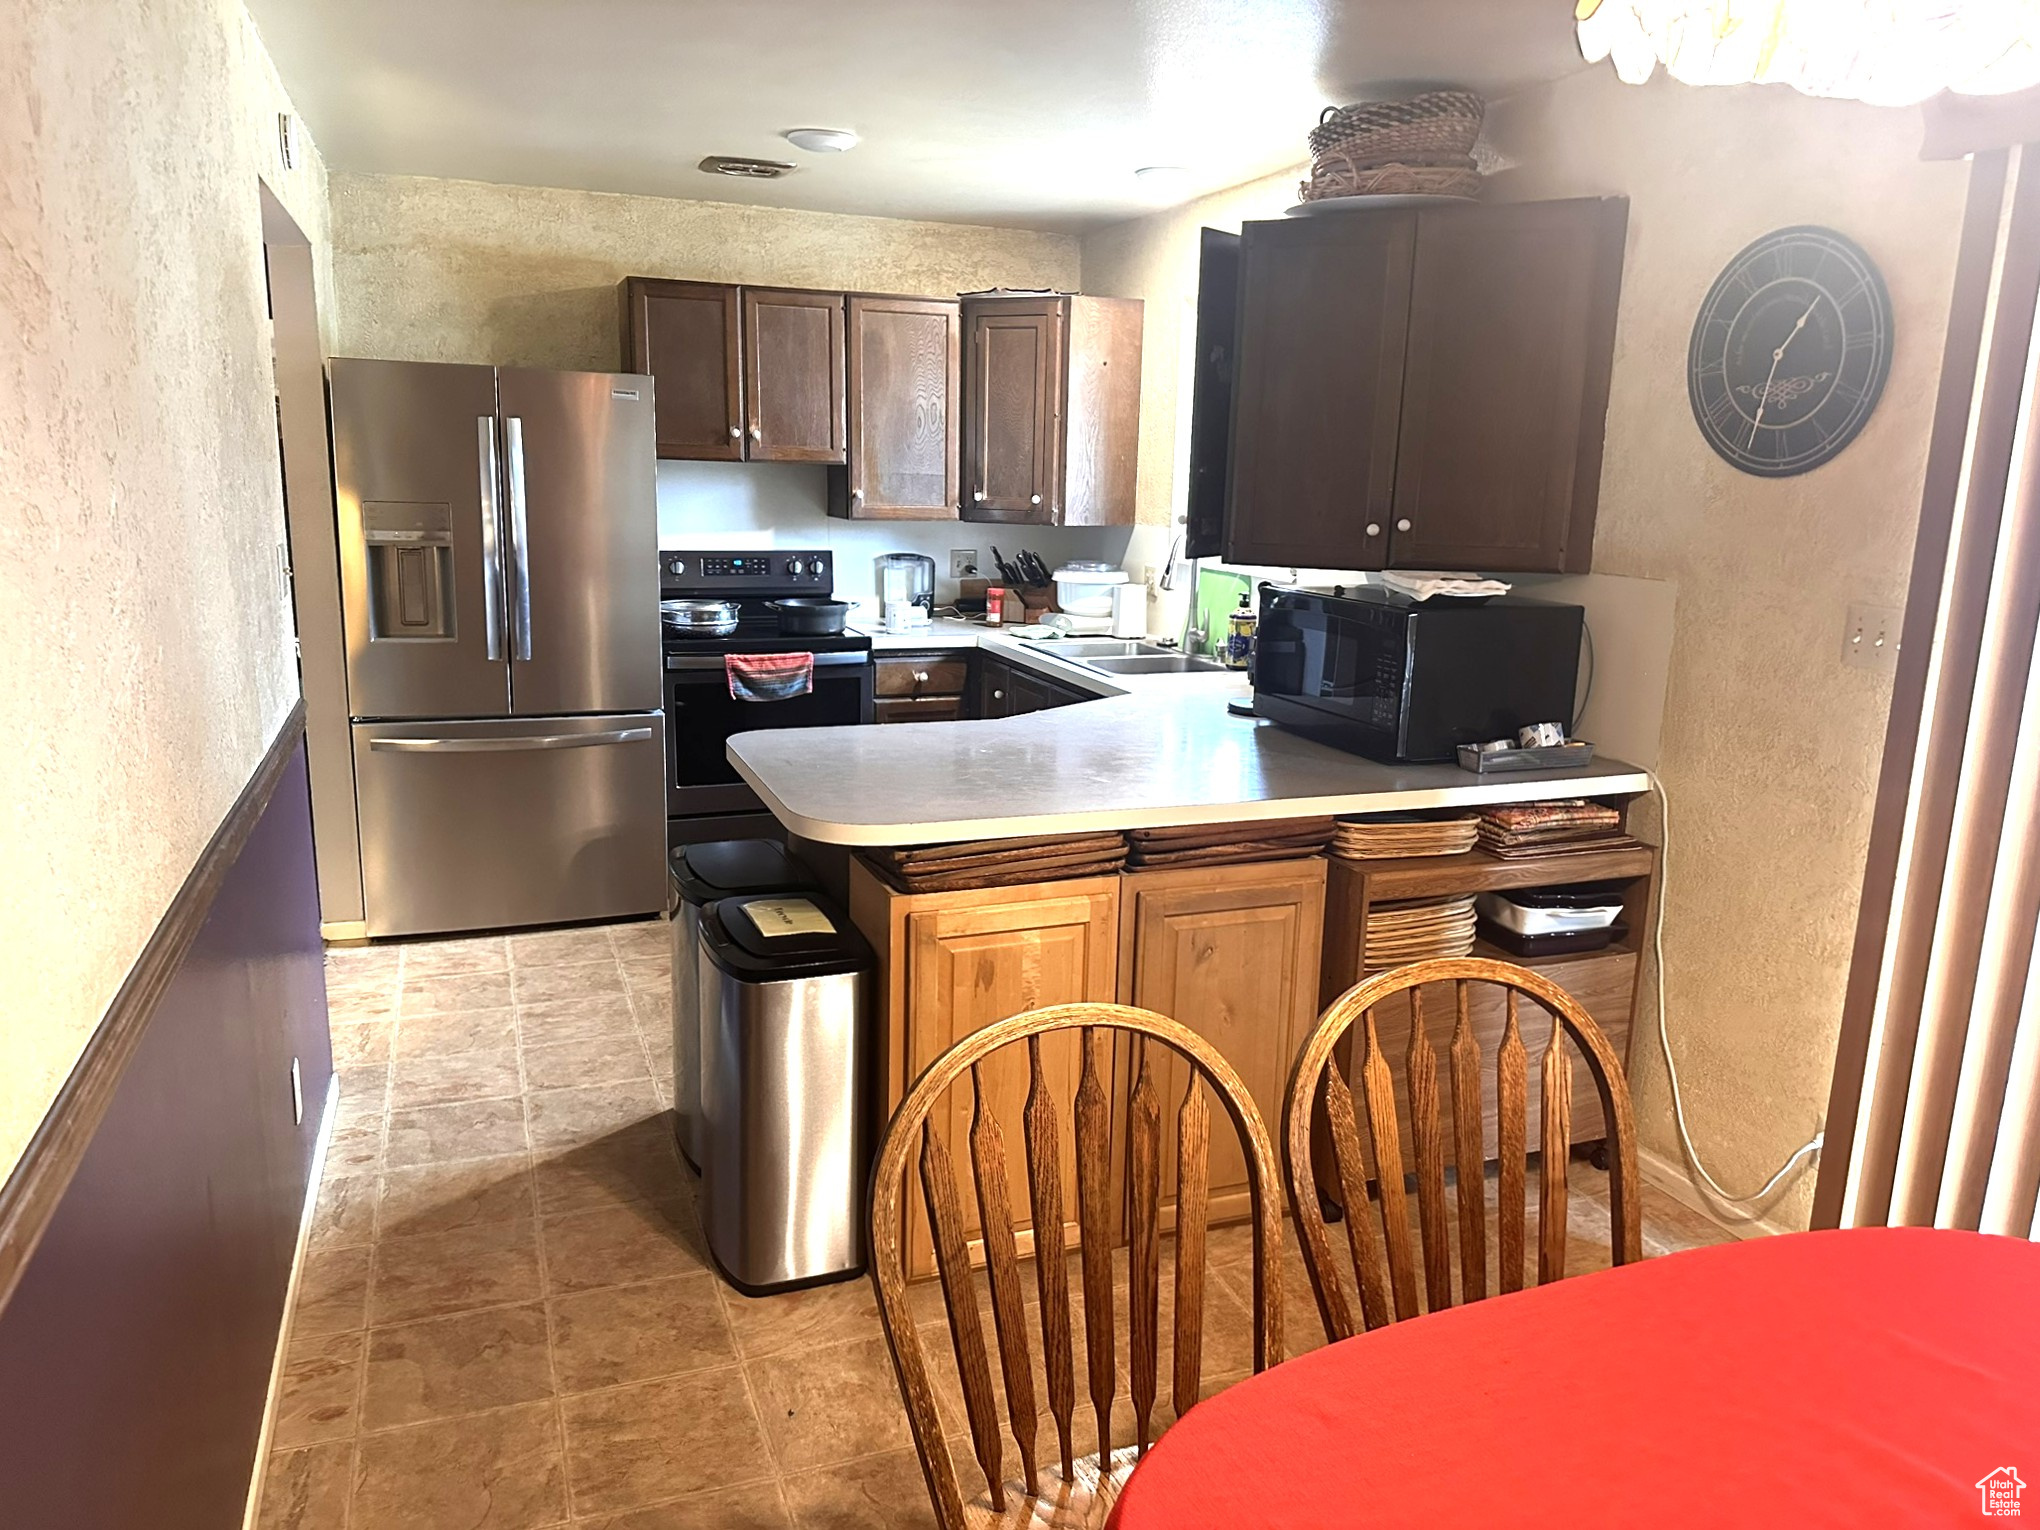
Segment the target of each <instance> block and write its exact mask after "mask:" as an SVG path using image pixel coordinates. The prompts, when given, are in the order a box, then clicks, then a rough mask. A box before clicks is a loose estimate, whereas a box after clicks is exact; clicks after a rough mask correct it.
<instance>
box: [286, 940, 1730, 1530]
mask: <svg viewBox="0 0 2040 1530" xmlns="http://www.w3.org/2000/svg"><path fill="white" fill-rule="evenodd" d="M669 939H670V927H669V926H667V925H666V924H664V923H662V922H657V921H648V922H641V923H634V924H622V925H613V926H608V927H601V928H587V929H575V930H560V931H544V932H537V933H531V934H520V935H510V936H500V935H498V936H485V937H480V938H473V939H459V940H445V941H431V942H415V943H408V944H403V945H391V946H375V947H365V948H358V949H350V950H335V951H333V952H331V953H329V954H328V956H327V978H328V984H329V994H330V1002H331V1007H332V1018H333V1038H334V1050H335V1056H336V1060H337V1062H338V1065H339V1070H340V1073H339V1077H340V1102H339V1114H338V1117H337V1120H336V1125H335V1129H334V1133H333V1139H332V1144H331V1147H330V1149H329V1151H328V1155H327V1163H326V1172H325V1178H324V1181H323V1183H322V1184H321V1186H320V1188H319V1194H318V1201H317V1206H316V1210H315V1212H314V1225H313V1230H312V1235H311V1246H310V1252H309V1254H308V1256H307V1262H306V1267H305V1270H304V1274H303V1278H302V1282H301V1289H300V1292H299V1296H298V1303H297V1310H296V1315H295V1320H294V1323H293V1327H292V1334H291V1341H290V1348H289V1352H288V1354H287V1355H286V1357H285V1371H284V1376H283V1384H282V1394H281V1396H280V1398H279V1400H278V1404H277V1420H276V1432H275V1440H274V1449H273V1454H272V1456H271V1459H270V1463H269V1467H268V1474H267V1479H266V1486H265V1489H264V1493H263V1504H262V1520H261V1523H262V1525H263V1526H264V1527H265V1530H549V1527H558V1526H574V1527H577V1530H596V1527H600V1530H696V1527H702V1530H706V1527H711V1526H715V1527H730V1530H767V1527H771V1530H791V1527H795V1526H798V1527H802V1530H838V1527H842V1530H850V1527H922V1526H926V1525H929V1524H930V1523H931V1522H932V1521H931V1518H930V1515H929V1511H928V1506H927V1498H926V1492H925V1489H924V1488H923V1486H922V1483H921V1476H920V1469H919V1467H918V1465H917V1464H916V1461H915V1457H914V1453H913V1451H912V1449H911V1441H910V1438H909V1436H908V1433H907V1425H906V1418H905V1414H904V1412H903V1411H902V1409H901V1406H900V1401H899V1396H898V1393H897V1390H896V1388H895V1385H894V1381H893V1377H892V1374H891V1369H890V1363H889V1361H888V1358H887V1355H886V1351H885V1344H884V1341H883V1339H882V1337H881V1336H880V1332H879V1328H878V1319H877V1313H876V1308H875V1305H874V1303H873V1300H872V1296H871V1288H870V1286H869V1284H868V1283H867V1282H865V1281H862V1280H859V1281H855V1282H850V1283H846V1284H841V1285H835V1286H828V1287H823V1288H820V1289H817V1290H812V1291H807V1292H800V1293H795V1294H791V1295H786V1296H780V1297H770V1298H764V1299H754V1298H748V1297H745V1296H742V1295H739V1294H738V1293H736V1292H734V1291H732V1290H730V1289H728V1288H727V1287H726V1286H724V1284H723V1283H722V1282H721V1280H719V1279H718V1278H717V1277H716V1276H715V1275H714V1274H713V1273H712V1271H711V1268H710V1266H709V1263H708V1256H707V1252H706V1249H705V1247H704V1245H703V1242H702V1238H701V1232H700V1228H699V1225H698V1222H697V1220H696V1211H695V1181H694V1177H693V1175H692V1174H690V1173H689V1172H688V1171H687V1170H686V1169H685V1168H684V1167H683V1166H682V1164H681V1163H680V1161H679V1159H678V1156H677V1155H676V1154H675V1152H674V1150H673V1147H672V1139H671V1135H670V1127H669V1116H668V1109H669V1107H670V1104H671V1101H670V1098H669V1095H670V1089H671V1082H670V1081H671V1072H672V1038H671V1029H670V1027H671V1021H670V1017H669V1012H668V1006H669V1003H670V999H669V986H668V985H669V977H668V960H669V955H668V942H669ZM1574 1169H1575V1174H1574V1187H1575V1188H1574V1199H1573V1205H1572V1212H1571V1215H1570V1216H1569V1218H1568V1221H1569V1223H1570V1224H1571V1226H1572V1232H1573V1235H1574V1236H1573V1240H1572V1245H1571V1247H1572V1250H1573V1259H1572V1261H1571V1262H1572V1264H1573V1266H1574V1268H1576V1269H1590V1268H1595V1267H1597V1266H1599V1265H1604V1264H1605V1263H1606V1262H1607V1249H1606V1237H1607V1209H1606V1201H1605V1188H1604V1187H1605V1180H1604V1179H1603V1178H1602V1177H1601V1176H1597V1175H1595V1174H1594V1173H1593V1171H1591V1170H1590V1169H1588V1168H1587V1167H1586V1166H1585V1165H1584V1164H1580V1163H1576V1164H1575V1165H1574ZM1532 1183H1533V1190H1532V1194H1533V1196H1534V1193H1535V1192H1534V1179H1533V1181H1532ZM1532 1215H1533V1218H1534V1203H1533V1207H1532ZM1645 1217H1646V1220H1645V1241H1646V1245H1647V1248H1648V1250H1649V1251H1650V1252H1652V1253H1662V1252H1666V1251H1668V1250H1670V1249H1673V1248H1678V1247H1685V1246H1688V1245H1691V1244H1695V1243H1705V1242H1714V1241H1718V1240H1719V1239H1720V1238H1721V1237H1722V1236H1723V1234H1721V1233H1720V1231H1719V1230H1718V1229H1716V1228H1715V1227H1714V1226H1713V1225H1712V1224H1710V1223H1706V1222H1704V1221H1702V1220H1700V1219H1699V1218H1697V1217H1695V1216H1693V1215H1692V1214H1691V1213H1689V1212H1687V1211H1685V1210H1684V1209H1683V1208H1682V1207H1680V1206H1678V1205H1676V1204H1675V1203H1672V1202H1669V1201H1667V1200H1665V1199H1663V1198H1662V1197H1659V1196H1656V1195H1646V1198H1645ZM1533 1225H1534V1224H1533ZM1243 1231H1244V1230H1243V1229H1241V1230H1236V1231H1234V1232H1233V1233H1232V1234H1231V1235H1228V1234H1227V1233H1226V1232H1223V1231H1222V1232H1220V1233H1217V1234H1215V1235H1214V1239H1213V1246H1212V1251H1211V1267H1212V1273H1213V1280H1212V1285H1211V1288H1210V1292H1209V1295H1208V1308H1209V1315H1208V1319H1207V1330H1206V1332H1207V1338H1206V1353H1207V1362H1206V1370H1207V1373H1208V1374H1209V1375H1210V1376H1211V1378H1212V1379H1211V1380H1210V1381H1209V1383H1208V1384H1207V1388H1206V1390H1207V1393H1208V1392H1209V1391H1211V1390H1215V1389H1216V1388H1217V1387H1219V1386H1222V1385H1225V1384H1227V1383H1229V1382H1230V1381H1232V1380H1234V1379H1237V1378H1238V1376H1239V1375H1241V1374H1244V1373H1245V1372H1246V1370H1247V1368H1248V1366H1249V1365H1250V1363H1251V1353H1252V1351H1251V1338H1250V1328H1249V1316H1248V1306H1247V1300H1246V1299H1247V1297H1248V1295H1249V1293H1250V1290H1251V1281H1250V1275H1249V1271H1248V1268H1247V1264H1246V1260H1247V1240H1246V1239H1245V1238H1244V1237H1242V1236H1239V1235H1238V1233H1239V1232H1243ZM1531 1246H1532V1247H1533V1248H1534V1246H1535V1244H1534V1233H1533V1241H1532V1245H1531ZM1122 1258H1123V1255H1122ZM1167 1289H1168V1286H1167V1282H1166V1281H1165V1282H1164V1290H1165V1291H1166V1290H1167ZM1285 1292H1286V1303H1287V1307H1286V1316H1287V1328H1288V1333H1289V1348H1290V1350H1291V1352H1292V1353H1294V1352H1299V1351H1301V1350H1302V1349H1305V1348H1309V1347H1313V1346H1314V1345H1315V1344H1316V1343H1317V1342H1319V1341H1320V1338H1321V1336H1320V1335H1319V1333H1318V1332H1317V1323H1316V1319H1315V1312H1314V1308H1313V1305H1312V1302H1311V1299H1310V1295H1309V1287H1308V1284H1307V1282H1306V1281H1305V1279H1304V1275H1303V1270H1302V1264H1301V1261H1300V1259H1299V1258H1298V1256H1297V1254H1296V1252H1295V1249H1294V1247H1293V1246H1292V1247H1290V1248H1289V1249H1288V1250H1287V1251H1286V1255H1285ZM924 1298H925V1303H926V1305H925V1309H924V1315H925V1318H926V1320H927V1322H928V1323H929V1325H930V1326H928V1327H925V1328H924V1329H923V1330H922V1334H923V1342H924V1344H925V1346H926V1348H927V1351H928V1353H929V1354H930V1356H931V1362H932V1363H934V1364H935V1366H936V1368H937V1369H938V1371H939V1370H942V1369H944V1368H945V1367H946V1363H947V1352H948V1337H947V1330H946V1327H945V1326H944V1325H943V1322H942V1311H941V1305H940V1296H939V1293H937V1292H935V1291H934V1290H932V1289H930V1290H928V1291H926V1292H925V1293H924ZM1166 1321H1167V1318H1166V1314H1165V1315H1164V1323H1165V1324H1166ZM1120 1328H1121V1333H1120V1342H1121V1346H1122V1348H1123V1347H1124V1344H1125V1333H1124V1324H1123V1323H1122V1324H1121V1325H1120ZM1079 1353H1080V1354H1081V1339H1079ZM1079 1363H1080V1364H1081V1361H1080V1362H1079ZM942 1390H943V1392H944V1407H945V1410H946V1412H947V1414H948V1416H949V1418H950V1419H951V1420H952V1421H953V1422H952V1427H953V1429H954V1430H955V1431H956V1432H957V1433H959V1434H960V1433H961V1432H962V1407H961V1399H960V1394H958V1393H957V1392H956V1390H955V1387H954V1382H953V1374H952V1376H951V1377H950V1378H949V1379H948V1380H947V1384H946V1385H944V1386H943V1388H942ZM1037 1395H1045V1391H1043V1389H1041V1388H1039V1387H1037ZM1081 1412H1082V1410H1080V1426H1079V1430H1078V1440H1077V1448H1078V1449H1079V1450H1082V1449H1084V1448H1086V1445H1087V1444H1091V1445H1094V1444H1095V1440H1094V1439H1093V1438H1092V1436H1091V1435H1090V1434H1089V1433H1088V1432H1087V1431H1086V1429H1085V1428H1084V1427H1083V1426H1082V1424H1081ZM1122 1427H1123V1426H1122ZM1052 1439H1053V1431H1052V1429H1048V1430H1044V1431H1043V1447H1044V1450H1045V1451H1046V1450H1052V1445H1051V1444H1050V1443H1049V1442H1050V1441H1052ZM952 1455H953V1456H954V1457H955V1460H956V1463H957V1468H958V1471H959V1473H960V1474H961V1475H963V1476H964V1477H965V1478H966V1480H969V1478H970V1477H971V1475H972V1465H971V1462H970V1452H969V1450H968V1448H967V1444H966V1443H965V1442H963V1441H959V1442H957V1443H956V1444H955V1445H953V1446H952Z"/></svg>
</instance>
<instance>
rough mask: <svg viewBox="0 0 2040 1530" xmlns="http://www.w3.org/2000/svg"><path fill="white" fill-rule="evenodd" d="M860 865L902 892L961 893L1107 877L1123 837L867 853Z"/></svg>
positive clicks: (983, 842)
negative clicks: (979, 888)
mask: <svg viewBox="0 0 2040 1530" xmlns="http://www.w3.org/2000/svg"><path fill="white" fill-rule="evenodd" d="M865 859H866V860H867V861H868V862H869V863H870V864H871V865H872V866H873V867H874V868H876V869H877V870H878V871H879V872H881V873H883V874H884V876H885V878H886V880H888V881H889V882H891V883H892V884H893V885H894V886H895V887H898V888H900V889H901V890H902V891H904V892H910V893H924V892H962V891H963V890H965V889H967V888H978V887H1017V886H1020V885H1022V884H1024V883H1028V882H1059V881H1062V880H1063V879H1064V878H1066V877H1094V876H1104V875H1107V874H1109V873H1111V872H1115V871H1117V870H1118V869H1119V868H1120V867H1121V866H1123V865H1125V864H1126V836H1125V835H1123V834H1121V833H1119V832H1118V831H1117V830H1114V831H1112V832H1110V833H1104V834H1036V835H1031V836H1028V837H1025V838H1021V839H979V840H966V841H964V842H963V843H961V844H954V845H918V846H914V847H912V848H909V849H899V850H894V849H886V850H867V851H866V852H865Z"/></svg>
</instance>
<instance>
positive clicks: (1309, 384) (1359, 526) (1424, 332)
mask: <svg viewBox="0 0 2040 1530" xmlns="http://www.w3.org/2000/svg"><path fill="white" fill-rule="evenodd" d="M1627 219H1628V203H1627V201H1626V200H1624V199H1621V198H1606V199H1603V198H1579V199H1574V200H1569V201H1559V202H1524V203H1497V204H1468V205H1466V206H1459V207H1442V208H1424V209H1422V210H1420V211H1410V210H1407V209H1382V210H1380V211H1362V212H1354V213H1344V214H1338V215H1322V216H1318V217H1312V218H1299V219H1287V220H1283V221H1281V222H1269V223H1250V224H1248V225H1247V226H1246V229H1245V235H1244V241H1243V245H1242V263H1241V275H1240V283H1241V291H1240V300H1239V306H1238V313H1239V323H1240V333H1239V345H1238V357H1239V359H1238V366H1237V369H1236V371H1235V374H1234V389H1235V391H1234V398H1233V404H1232V412H1231V419H1232V424H1231V431H1230V435H1229V440H1230V463H1229V474H1230V478H1229V488H1228V492H1227V499H1226V530H1225V538H1224V541H1225V551H1226V556H1227V558H1228V559H1229V560H1230V561H1233V562H1237V563H1264V564H1265V563H1275V564H1293V565H1302V566H1307V567H1314V568H1357V569H1378V568H1417V569H1454V570H1457V569H1464V570H1471V571H1479V572H1494V573H1511V572H1518V573H1530V572H1583V571H1585V570H1586V569H1587V568H1588V567H1589V565H1590V561H1591V559H1592V555H1593V527H1594V511H1595V506H1596V502H1597V499H1598V495H1599V489H1600V463H1601V442H1602V433H1603V430H1604V428H1605V424H1606V417H1607V407H1608V379H1609V370H1610V365H1611V362H1612V358H1613V353H1614V335H1615V306H1616V299H1617V296H1618V294H1619V292H1620V287H1621V274H1622V242H1623V235H1624V231H1625V228H1626V225H1627ZM1195 410H1196V405H1195V404H1194V403H1193V439H1194V431H1195V428H1196V425H1197V423H1198V422H1197V421H1196V419H1195ZM1205 423H1207V424H1208V421H1207V422H1205Z"/></svg>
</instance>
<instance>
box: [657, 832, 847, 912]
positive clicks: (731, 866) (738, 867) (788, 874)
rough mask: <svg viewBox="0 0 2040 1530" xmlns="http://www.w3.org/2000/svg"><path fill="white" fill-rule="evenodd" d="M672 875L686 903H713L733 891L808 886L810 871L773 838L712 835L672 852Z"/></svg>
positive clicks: (812, 878)
mask: <svg viewBox="0 0 2040 1530" xmlns="http://www.w3.org/2000/svg"><path fill="white" fill-rule="evenodd" d="M673 879H674V880H675V881H676V882H678V883H679V884H680V896H681V897H683V898H685V899H686V900H687V901H688V902H689V903H713V902H715V901H716V899H718V898H727V897H729V896H730V895H731V894H733V893H747V892H785V891H787V890H789V889H804V888H812V887H813V886H814V885H815V879H814V875H813V873H811V872H810V871H809V870H808V869H807V867H805V866H803V865H801V863H800V862H799V861H797V860H795V859H794V858H793V857H792V856H790V855H788V854H787V853H786V847H785V846H784V845H782V844H780V843H779V841H778V840H776V839H716V840H709V841H706V842H704V843H702V844H698V845H682V846H680V847H679V848H678V849H677V850H675V851H674V852H673Z"/></svg>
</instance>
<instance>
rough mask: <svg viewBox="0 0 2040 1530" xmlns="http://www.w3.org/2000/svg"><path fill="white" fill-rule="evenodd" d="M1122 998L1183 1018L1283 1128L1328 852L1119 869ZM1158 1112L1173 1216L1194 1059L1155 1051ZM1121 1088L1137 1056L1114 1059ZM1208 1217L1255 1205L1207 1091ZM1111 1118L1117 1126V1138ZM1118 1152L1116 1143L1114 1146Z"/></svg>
mask: <svg viewBox="0 0 2040 1530" xmlns="http://www.w3.org/2000/svg"><path fill="white" fill-rule="evenodd" d="M1119 897H1120V905H1119V910H1120V912H1119V999H1120V1002H1121V1003H1124V1004H1134V1005H1138V1006H1139V1007H1140V1008H1142V1009H1151V1010H1154V1011H1155V1012H1156V1013H1158V1014H1163V1015H1167V1016H1168V1017H1169V1018H1170V1019H1172V1020H1177V1021H1180V1022H1181V1023H1182V1024H1184V1025H1186V1026H1188V1027H1189V1028H1190V1029H1191V1030H1193V1031H1195V1032H1197V1034H1198V1035H1200V1036H1202V1037H1204V1039H1205V1040H1207V1041H1209V1042H1210V1043H1211V1044H1212V1045H1213V1046H1215V1047H1216V1048H1217V1049H1218V1050H1219V1053H1220V1054H1221V1055H1222V1056H1223V1057H1224V1058H1225V1059H1226V1061H1227V1062H1229V1063H1231V1064H1232V1065H1233V1067H1234V1068H1235V1069H1237V1070H1238V1072H1239V1074H1240V1078H1241V1081H1242V1082H1243V1083H1245V1085H1246V1086H1247V1090H1248V1092H1249V1093H1250V1094H1251V1095H1252V1096H1253V1100H1254V1104H1255V1106H1256V1107H1257V1108H1258V1109H1259V1110H1260V1112H1261V1118H1262V1121H1263V1122H1264V1124H1266V1126H1267V1128H1268V1134H1269V1137H1270V1139H1271V1140H1272V1139H1274V1138H1275V1137H1276V1136H1277V1135H1278V1134H1279V1132H1280V1123H1281V1119H1282V1095H1283V1091H1284V1089H1285V1088H1286V1087H1287V1085H1288V1082H1289V1065H1290V1063H1291V1061H1292V1060H1293V1059H1294V1058H1295V1056H1296V1053H1297V1051H1298V1050H1299V1049H1300V1048H1301V1047H1302V1045H1303V1040H1304V1037H1305V1036H1306V1035H1308V1034H1309V1032H1310V1027H1311V1023H1312V1022H1313V1021H1314V1020H1315V1019H1316V1018H1317V991H1318V963H1319V956H1320V951H1321V947H1322V944H1323V937H1324V922H1325V863H1324V861H1322V860H1320V859H1317V858H1311V859H1307V860H1295V861H1275V862H1269V863H1267V864H1263V865H1253V866H1223V867H1214V868H1203V867H1197V868H1185V869H1182V870H1176V871H1142V872H1129V873H1127V874H1126V875H1125V876H1124V877H1122V878H1121V880H1120V894H1119ZM1153 1061H1155V1062H1158V1063H1159V1064H1160V1066H1158V1067H1157V1069H1156V1076H1155V1084H1156V1087H1157V1088H1158V1090H1159V1091H1160V1095H1161V1100H1162V1119H1163V1137H1164V1143H1163V1155H1162V1160H1163V1161H1162V1208H1163V1221H1164V1225H1173V1224H1174V1219H1175V1198H1176V1159H1175V1128H1174V1122H1175V1112H1176V1109H1177V1107H1178V1106H1179V1105H1181V1103H1182V1100H1183V1090H1184V1086H1185V1084H1186V1083H1187V1081H1188V1078H1189V1065H1188V1064H1186V1063H1184V1062H1183V1061H1182V1060H1181V1059H1180V1058H1178V1057H1176V1056H1175V1055H1174V1054H1173V1053H1164V1052H1163V1051H1162V1050H1161V1049H1159V1048H1157V1049H1156V1050H1155V1054H1154V1058H1153ZM1121 1069H1122V1079H1123V1082H1124V1083H1125V1085H1126V1087H1127V1088H1128V1089H1130V1088H1131V1086H1132V1081H1133V1077H1134V1073H1133V1059H1132V1058H1131V1057H1130V1056H1127V1057H1125V1058H1123V1060H1122V1062H1121ZM1206 1103H1207V1105H1209V1106H1210V1108H1211V1110H1212V1113H1213V1116H1214V1118H1215V1119H1214V1120H1213V1122H1212V1129H1211V1160H1210V1176H1211V1178H1210V1185H1211V1213H1210V1214H1211V1220H1212V1221H1213V1222H1214V1223H1216V1222H1225V1221H1238V1220H1242V1219H1244V1218H1246V1217H1247V1216H1249V1215H1250V1214H1251V1211H1252V1207H1251V1205H1250V1204H1249V1201H1248V1189H1247V1169H1246V1158H1245V1155H1244V1154H1243V1153H1242V1152H1241V1150H1240V1146H1239V1139H1238V1135H1237V1133H1235V1132H1234V1131H1232V1130H1231V1129H1230V1127H1229V1126H1228V1125H1227V1124H1226V1123H1225V1122H1224V1120H1223V1118H1222V1114H1221V1107H1220V1106H1219V1105H1218V1104H1217V1102H1216V1101H1215V1100H1210V1099H1207V1101H1206ZM1123 1124H1124V1123H1123V1115H1122V1116H1121V1117H1120V1118H1118V1124H1117V1125H1116V1126H1115V1132H1114V1135H1115V1137H1116V1138H1120V1139H1121V1141H1122V1143H1123V1136H1122V1133H1121V1131H1120V1127H1123ZM1113 1161H1114V1162H1115V1163H1123V1162H1124V1149H1123V1146H1121V1147H1119V1148H1117V1149H1116V1150H1115V1152H1114V1155H1113Z"/></svg>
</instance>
